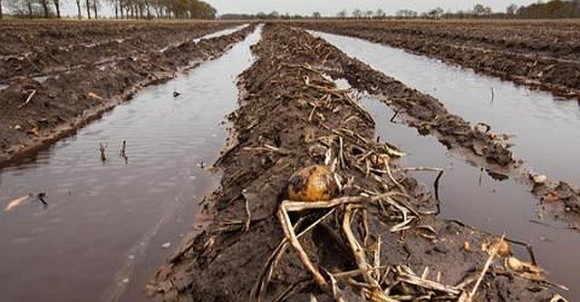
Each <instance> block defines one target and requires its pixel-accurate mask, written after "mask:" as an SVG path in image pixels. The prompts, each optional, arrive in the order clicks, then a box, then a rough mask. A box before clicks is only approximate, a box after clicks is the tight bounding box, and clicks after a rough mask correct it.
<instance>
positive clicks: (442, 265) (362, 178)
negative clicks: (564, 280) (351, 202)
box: [148, 25, 553, 301]
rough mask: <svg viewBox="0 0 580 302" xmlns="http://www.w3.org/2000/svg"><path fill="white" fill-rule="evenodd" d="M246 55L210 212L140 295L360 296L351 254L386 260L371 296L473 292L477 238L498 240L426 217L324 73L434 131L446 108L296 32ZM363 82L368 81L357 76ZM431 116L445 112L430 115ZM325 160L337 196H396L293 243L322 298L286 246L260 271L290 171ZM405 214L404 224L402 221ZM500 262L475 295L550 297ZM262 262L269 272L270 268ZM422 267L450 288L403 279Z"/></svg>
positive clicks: (367, 124) (429, 198)
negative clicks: (320, 275)
mask: <svg viewBox="0 0 580 302" xmlns="http://www.w3.org/2000/svg"><path fill="white" fill-rule="evenodd" d="M253 51H254V53H255V54H256V56H257V57H258V61H256V62H255V63H254V65H253V66H252V67H251V68H249V69H248V70H247V71H246V72H244V73H243V75H242V78H241V81H240V87H241V89H242V90H243V91H244V92H245V93H244V96H243V97H242V99H241V100H240V108H239V109H238V110H236V111H235V112H234V113H232V115H231V121H232V122H233V124H234V134H233V136H232V137H231V138H230V140H229V147H228V148H227V149H226V150H225V151H224V152H223V153H222V156H221V158H220V159H219V160H218V162H217V163H216V166H217V167H218V168H220V169H222V170H223V178H222V181H221V189H220V190H218V191H217V192H215V193H214V195H213V196H212V198H210V199H209V200H208V201H207V202H206V204H205V205H204V208H205V209H206V210H207V211H209V210H212V211H213V212H214V215H215V217H214V219H215V220H214V222H213V223H211V224H210V225H209V226H208V227H207V228H206V229H205V230H203V231H202V232H201V233H200V234H198V235H197V236H194V237H193V238H192V239H191V240H190V241H188V242H186V243H185V245H184V246H183V247H182V248H181V250H180V251H178V252H177V253H176V254H175V256H174V257H172V259H171V260H170V262H169V263H168V264H167V265H165V266H163V267H162V268H161V269H160V270H159V272H158V274H157V275H156V277H155V280H154V281H153V282H152V283H151V284H150V285H149V286H148V290H149V292H150V293H151V294H152V295H153V296H154V297H155V298H156V299H157V300H167V301H175V300H179V301H251V300H259V298H260V297H261V300H263V301H272V300H275V301H283V300H289V301H309V299H310V297H311V296H314V297H316V298H317V299H318V301H330V300H333V299H336V298H339V297H342V298H343V299H344V301H358V300H364V299H368V298H369V296H368V294H365V291H366V292H367V293H368V292H369V291H368V288H367V286H368V285H366V284H365V283H367V284H368V282H367V281H368V280H366V279H365V278H363V276H361V273H360V272H359V273H353V275H352V276H351V277H350V278H344V277H340V275H339V274H340V273H341V272H348V271H353V270H356V269H357V268H360V266H361V260H360V259H359V258H357V257H355V255H354V254H353V250H357V251H359V252H360V253H362V254H363V257H364V258H366V259H367V261H368V262H369V263H371V265H373V263H374V264H375V265H376V264H379V265H386V267H388V269H387V268H384V269H383V271H382V272H381V274H380V275H383V274H384V277H383V278H380V277H377V276H376V277H375V278H376V280H377V281H380V283H379V285H378V286H379V287H380V288H381V289H382V290H385V289H386V288H387V287H389V288H390V289H389V295H391V296H397V295H405V296H408V297H409V298H411V299H413V298H418V297H424V298H425V297H426V298H428V299H430V300H434V299H441V300H445V301H450V300H457V298H458V296H459V295H460V292H462V291H471V289H472V287H473V286H474V283H475V279H477V277H478V276H479V275H480V274H481V271H482V269H483V267H484V263H485V262H486V260H487V259H488V258H490V255H489V254H488V253H487V252H486V251H484V250H483V249H482V246H486V245H487V244H488V243H490V242H496V241H497V240H498V236H494V235H490V234H487V233H485V232H482V231H479V230H475V229H472V228H470V227H468V226H465V225H463V224H462V223H460V222H457V221H449V220H442V219H440V218H438V217H437V216H436V213H437V211H436V209H437V204H438V202H437V200H436V199H435V198H434V197H433V195H432V193H431V192H429V191H428V190H426V189H425V188H423V187H421V186H419V185H418V183H417V181H415V180H414V179H413V178H411V177H410V176H408V175H405V173H403V172H402V170H401V169H400V167H399V166H398V165H397V163H396V160H394V158H392V157H389V156H385V154H389V153H391V154H393V153H394V152H392V151H393V149H394V147H393V146H388V145H385V144H380V143H375V142H374V137H373V128H374V122H373V120H372V119H371V118H369V115H368V114H367V113H366V112H365V111H364V110H362V109H361V108H360V107H359V106H358V105H357V103H356V101H353V100H352V99H351V98H350V96H348V94H347V92H345V91H342V90H340V89H337V88H336V85H335V84H334V82H333V81H331V80H329V79H328V78H327V77H326V75H332V76H333V77H337V78H338V77H344V78H347V79H348V80H349V82H350V83H351V85H352V86H355V87H360V88H363V89H369V90H371V91H375V90H377V89H379V90H381V91H384V92H386V93H387V92H389V93H391V95H393V96H394V94H398V95H400V96H405V99H404V100H403V99H397V98H394V97H393V98H392V99H393V101H395V102H399V104H400V106H401V107H405V104H406V103H405V102H407V101H412V102H414V103H413V104H415V105H416V106H409V107H405V108H407V109H408V110H409V111H410V112H411V114H413V112H415V110H416V111H417V112H415V114H414V115H413V116H416V119H417V120H418V121H425V122H429V124H428V125H426V127H427V128H428V131H433V130H437V131H438V132H441V133H442V134H441V135H442V137H445V135H446V134H445V133H446V132H445V131H446V129H447V128H446V126H445V125H447V124H453V123H456V124H462V123H465V122H462V120H461V119H460V118H457V117H452V116H449V115H448V114H447V113H446V111H445V109H444V108H443V107H442V106H441V105H440V104H439V103H438V102H436V100H433V99H430V98H428V97H426V96H424V95H420V94H418V93H417V92H414V91H412V90H410V89H408V88H406V87H404V86H403V85H402V84H400V83H398V82H396V81H394V80H392V79H389V78H387V77H385V76H382V77H378V76H375V75H374V74H372V73H371V74H370V76H369V72H371V71H372V70H369V68H368V67H366V66H364V65H362V64H361V63H360V62H357V61H354V60H352V59H349V58H347V57H346V56H345V55H344V54H343V53H341V52H339V51H338V50H337V49H336V48H335V47H333V46H331V45H329V44H327V43H326V42H324V41H323V40H321V39H315V38H313V37H312V36H310V35H308V34H306V33H305V32H303V31H299V30H292V29H290V28H289V27H282V26H275V25H267V26H266V27H265V29H264V32H263V40H262V41H261V42H260V43H259V44H258V45H257V46H255V47H254V48H253ZM366 78H369V79H370V81H376V82H374V83H372V82H369V83H366V82H365V81H364V80H363V79H366ZM357 82H360V84H356V83H357ZM355 84H356V85H355ZM365 85H375V87H376V88H374V89H371V88H369V86H365ZM407 99H408V100H407ZM422 106H425V107H426V108H427V107H428V108H429V109H421V108H422ZM415 107H417V108H418V109H415ZM439 116H440V117H443V119H442V120H441V121H435V122H434V120H437V117H439ZM451 128H452V127H451ZM461 129H465V131H466V132H467V133H463V132H462V133H461V135H458V134H456V133H455V134H453V135H448V136H449V137H451V138H450V146H451V147H453V146H460V147H465V146H463V145H462V144H464V142H463V141H462V140H459V141H458V138H462V137H465V139H466V140H468V141H469V140H472V141H473V140H475V141H481V142H482V143H484V145H485V144H487V143H488V142H490V141H489V138H486V136H485V135H482V137H481V138H480V137H479V136H478V135H479V134H477V133H474V132H473V131H474V130H472V129H471V127H469V126H467V125H466V126H465V127H464V128H461ZM449 131H451V132H453V131H452V130H449ZM329 149H330V150H332V151H331V152H330V153H328V150H329ZM341 150H342V151H341ZM486 152H489V153H486V157H488V158H487V159H488V160H489V161H492V162H493V161H497V159H496V158H494V157H493V156H491V154H495V153H494V152H495V151H494V150H490V151H486ZM325 154H330V158H331V159H334V160H331V162H335V164H334V165H335V166H336V173H337V174H338V175H339V179H340V183H341V186H342V187H343V189H342V190H341V192H340V194H339V195H340V196H341V197H344V196H361V194H363V193H364V194H371V195H372V194H375V193H384V192H393V193H394V192H398V193H397V194H400V195H399V196H398V197H397V198H394V201H393V202H392V203H391V204H387V203H379V202H377V203H374V202H373V203H362V204H359V207H358V208H357V209H356V210H355V209H353V208H352V207H351V206H345V205H342V206H338V207H337V208H336V211H335V212H334V213H332V214H331V215H330V217H328V218H326V219H324V220H323V221H322V223H320V224H319V225H317V226H316V227H314V228H313V230H311V231H310V232H307V233H306V234H305V235H304V236H303V237H301V239H300V243H301V245H302V246H303V247H304V249H305V250H306V252H307V254H308V256H309V257H310V258H311V259H312V261H313V263H314V265H315V266H316V267H319V268H321V270H322V269H323V270H324V271H327V272H328V273H324V275H325V276H326V278H329V277H328V276H329V274H333V276H334V277H335V278H336V280H337V281H336V288H334V289H335V290H336V291H335V292H334V293H333V292H332V291H331V290H330V289H328V288H325V287H319V286H318V285H316V284H315V283H314V282H313V281H312V276H311V275H310V274H309V273H308V271H307V270H305V269H304V267H303V265H302V264H301V262H300V261H299V259H298V257H297V256H296V255H297V254H296V252H295V251H294V250H293V249H292V248H288V249H286V250H284V251H283V252H281V254H280V258H279V259H278V261H274V264H273V265H272V266H266V264H267V263H269V260H268V259H269V257H270V256H271V255H272V254H273V252H274V251H275V250H276V247H277V246H278V245H279V243H280V242H281V241H282V240H283V238H284V233H283V231H282V228H281V226H280V222H279V221H278V219H277V217H276V214H275V212H276V211H277V210H278V206H279V203H280V202H281V200H283V199H285V198H286V196H285V193H284V192H285V189H286V186H287V184H288V179H289V177H290V176H291V175H292V174H293V173H294V172H295V171H297V170H298V169H300V168H302V167H306V166H309V165H312V164H319V163H321V161H323V160H324V159H325V158H326V155H325ZM487 155H489V156H487ZM506 162H507V164H509V162H511V159H509V160H506ZM496 164H499V162H498V163H496ZM388 171H392V174H393V175H392V177H391V176H389V173H388ZM353 211H354V212H356V213H358V215H357V214H353V215H354V216H353V217H352V220H351V223H350V224H351V225H352V227H353V229H354V231H353V235H354V237H355V239H354V240H355V241H358V242H359V243H360V244H361V245H362V246H361V249H353V248H352V246H353V245H352V242H351V241H349V239H348V238H347V237H346V236H347V235H346V232H344V231H341V225H342V224H343V219H346V218H345V217H346V216H348V215H350V214H352V213H353ZM406 211H407V213H406V214H405V215H408V216H409V217H413V219H412V220H411V221H407V222H406V224H405V225H406V227H405V228H403V229H400V226H401V225H400V224H401V223H402V221H403V220H404V216H405V215H402V213H403V212H406ZM248 212H249V213H250V216H249V215H248V214H247V213H248ZM326 212H327V210H310V211H305V212H301V213H300V214H296V215H293V216H292V217H293V218H294V221H296V220H298V218H299V217H301V218H304V219H300V221H302V223H301V224H300V223H299V224H300V226H298V229H299V231H300V230H303V229H304V226H305V225H308V224H310V223H312V222H313V221H314V220H316V219H317V218H319V217H321V215H322V214H324V213H326ZM349 213H350V214H349ZM248 217H251V220H249V221H247V219H248ZM247 226H249V228H248V229H245V227H247ZM504 256H505V254H504ZM504 256H501V257H498V258H497V259H496V260H495V261H493V264H492V265H491V267H490V268H489V270H488V271H487V274H485V275H484V278H483V282H482V284H481V286H480V287H479V288H478V290H477V293H476V295H475V296H474V300H476V301H547V300H550V298H551V297H552V296H553V294H552V292H551V291H550V289H549V287H548V286H547V284H546V283H545V282H543V281H532V280H530V276H529V275H528V276H527V277H526V278H524V275H522V274H521V273H519V272H516V271H514V270H512V269H510V268H508V267H506V266H505V264H504V260H505V258H503V257H504ZM265 268H271V270H272V273H271V275H269V274H268V273H267V270H266V271H264V269H265ZM426 268H428V271H429V272H428V273H426V274H425V278H426V279H428V280H430V281H433V282H434V283H435V284H439V285H448V286H450V287H448V288H453V290H458V291H459V293H457V292H455V293H451V292H450V291H448V290H445V289H441V288H439V289H434V288H433V287H432V286H431V287H429V286H423V285H417V284H412V283H413V282H410V281H409V275H413V274H416V275H417V276H421V275H422V273H423V272H424V271H425V270H426ZM264 272H266V273H264ZM367 275H369V274H367ZM541 279H542V278H541V277H540V278H539V280H541ZM329 282H330V280H329ZM462 283H463V284H464V285H462ZM453 290H452V291H453Z"/></svg>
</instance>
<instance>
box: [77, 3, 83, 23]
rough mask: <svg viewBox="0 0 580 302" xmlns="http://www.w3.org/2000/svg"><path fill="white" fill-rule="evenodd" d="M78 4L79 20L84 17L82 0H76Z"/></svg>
mask: <svg viewBox="0 0 580 302" xmlns="http://www.w3.org/2000/svg"><path fill="white" fill-rule="evenodd" d="M75 2H76V4H77V13H78V18H79V20H80V19H81V18H82V17H83V15H82V14H81V0H75Z"/></svg>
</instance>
